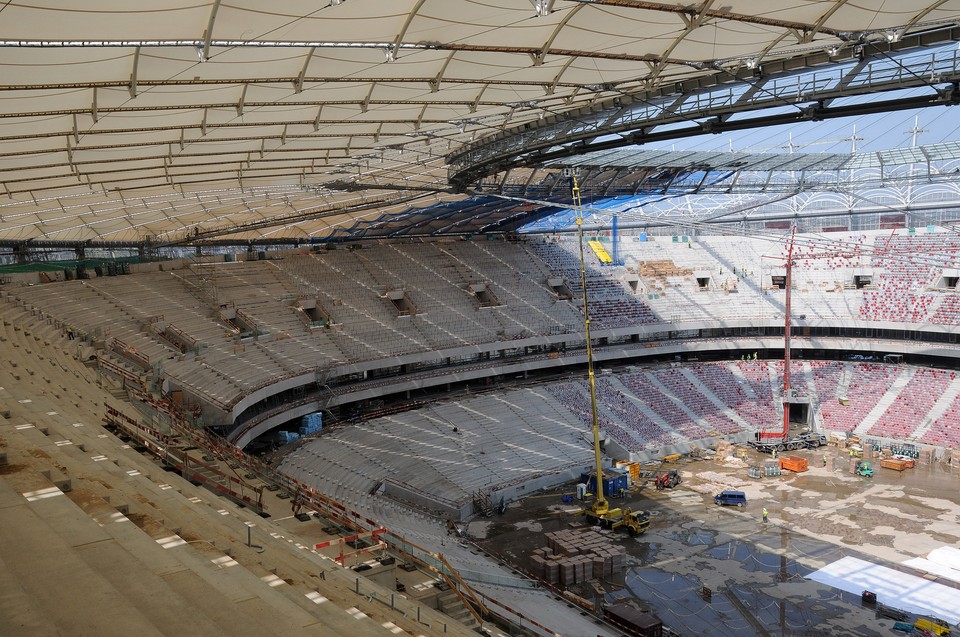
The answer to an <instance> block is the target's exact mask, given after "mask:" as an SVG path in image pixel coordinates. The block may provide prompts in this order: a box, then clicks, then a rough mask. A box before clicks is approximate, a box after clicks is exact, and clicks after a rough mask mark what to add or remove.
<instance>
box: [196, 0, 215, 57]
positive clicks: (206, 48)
mask: <svg viewBox="0 0 960 637" xmlns="http://www.w3.org/2000/svg"><path fill="white" fill-rule="evenodd" d="M219 10H220V0H213V6H212V7H210V19H209V20H207V28H206V30H205V31H204V32H203V56H202V57H201V58H200V61H201V62H206V61H207V60H209V59H210V44H211V42H212V39H213V25H214V23H215V22H216V20H217V11H219ZM194 33H196V32H194Z"/></svg>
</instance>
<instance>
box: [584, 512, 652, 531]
mask: <svg viewBox="0 0 960 637" xmlns="http://www.w3.org/2000/svg"><path fill="white" fill-rule="evenodd" d="M584 515H585V517H586V518H587V521H588V522H590V524H593V525H595V526H599V527H602V528H605V529H612V530H617V529H621V528H623V529H626V530H627V531H629V533H630V535H634V536H635V535H640V534H641V533H644V532H645V531H646V530H647V528H648V527H649V526H650V514H649V513H647V512H646V511H631V510H630V509H629V508H628V507H624V508H622V509H620V508H616V509H607V512H606V513H604V514H603V515H595V514H594V513H592V512H591V511H585V512H584Z"/></svg>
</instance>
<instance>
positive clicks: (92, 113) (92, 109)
mask: <svg viewBox="0 0 960 637" xmlns="http://www.w3.org/2000/svg"><path fill="white" fill-rule="evenodd" d="M90 116H91V117H93V123H94V124H96V123H97V119H98V117H97V87H96V86H94V87H93V102H92V103H91V104H90Z"/></svg>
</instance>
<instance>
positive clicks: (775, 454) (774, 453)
mask: <svg viewBox="0 0 960 637" xmlns="http://www.w3.org/2000/svg"><path fill="white" fill-rule="evenodd" d="M770 453H771V455H773V459H774V460H776V459H777V450H776V449H774V450H773V451H771V452H770Z"/></svg>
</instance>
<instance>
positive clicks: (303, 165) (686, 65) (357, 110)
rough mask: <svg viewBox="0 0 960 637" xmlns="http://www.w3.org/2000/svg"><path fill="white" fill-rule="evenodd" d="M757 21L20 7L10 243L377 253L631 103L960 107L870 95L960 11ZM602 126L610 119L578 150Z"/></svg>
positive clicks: (564, 3) (947, 75)
mask: <svg viewBox="0 0 960 637" xmlns="http://www.w3.org/2000/svg"><path fill="white" fill-rule="evenodd" d="M308 4H309V6H307V5H308ZM758 6H759V5H758V3H757V2H756V1H754V0H724V2H722V3H720V2H714V1H713V0H704V1H702V2H697V3H690V4H680V3H674V2H648V1H643V0H482V1H481V0H456V1H454V0H391V1H390V2H383V1H376V0H329V1H328V2H323V3H303V2H300V1H296V0H273V1H272V2H269V3H264V2H259V1H254V0H227V1H226V2H224V1H222V0H191V1H190V2H187V1H186V0H144V1H142V2H136V3H130V2H126V1H124V0H88V1H86V2H83V3H76V2H71V1H69V0H29V1H25V0H11V1H9V2H6V3H4V4H3V5H2V6H0V69H2V74H0V78H2V79H0V98H2V99H0V182H2V190H0V241H2V242H4V243H6V244H7V245H10V244H11V243H17V242H28V241H34V242H43V241H46V242H64V243H71V242H85V241H94V242H118V243H131V242H139V241H144V240H149V241H151V242H154V243H160V244H163V243H171V242H173V243H176V242H188V241H201V240H204V239H212V238H219V239H224V238H227V239H230V240H236V241H261V240H275V239H278V238H284V239H286V238H295V239H303V240H308V239H312V238H323V237H328V236H338V234H337V233H339V235H340V236H355V235H357V234H363V235H364V236H376V235H377V233H378V232H380V230H378V228H379V229H381V230H382V231H383V232H384V233H387V232H388V231H395V230H396V226H393V225H391V223H390V216H391V215H394V214H395V215H398V216H399V217H400V218H401V220H402V223H404V224H407V225H409V224H410V223H415V224H418V223H424V224H431V223H432V226H430V227H435V226H437V221H438V219H439V217H432V218H431V213H430V212H424V211H425V210H427V211H429V210H433V209H437V210H439V211H444V212H443V213H444V214H448V215H449V214H450V213H449V210H448V209H447V208H446V207H445V206H434V204H438V203H442V204H448V203H450V202H455V201H457V200H462V199H464V198H465V196H464V195H460V194H456V193H455V192H454V189H452V188H451V187H450V185H449V183H448V175H449V174H451V172H456V171H457V170H458V169H461V168H462V169H468V170H466V172H463V171H461V173H462V174H460V177H461V183H458V187H459V188H460V189H463V188H464V187H469V186H470V185H471V183H473V182H472V181H471V179H470V178H469V176H470V175H471V174H473V173H471V172H470V170H472V169H473V168H472V164H471V163H470V159H469V157H470V154H471V153H480V154H481V155H482V157H481V160H480V161H479V164H482V165H483V168H482V170H480V172H477V173H476V175H477V176H488V175H490V174H496V172H497V171H498V170H501V167H499V165H498V164H497V163H496V162H502V161H503V158H504V157H505V156H509V155H510V153H511V152H514V153H515V154H516V152H515V151H511V150H510V148H511V146H510V144H513V143H515V141H514V140H523V139H526V138H524V137H522V135H526V134H528V133H529V132H530V131H534V130H536V131H541V132H543V134H544V135H545V136H543V137H541V139H540V142H538V143H542V144H544V145H545V147H546V146H551V145H555V144H557V143H560V142H563V141H564V139H570V140H573V139H576V140H582V139H584V136H585V135H590V136H591V138H594V137H596V136H597V135H598V134H603V133H607V132H616V131H622V130H627V129H629V130H634V131H636V130H643V128H644V125H645V124H644V121H643V120H642V119H638V118H640V117H647V116H646V115H643V114H642V113H639V112H638V111H637V110H636V109H635V108H634V109H631V108H630V105H631V104H634V105H647V106H649V104H651V103H652V102H654V101H656V100H661V101H664V100H669V101H672V102H674V103H679V102H678V100H679V99H680V98H679V97H678V96H683V95H692V94H696V93H698V92H699V91H709V90H710V89H711V87H717V86H730V85H736V86H739V87H741V88H740V93H739V94H738V95H739V97H738V110H749V109H755V108H760V107H762V106H763V104H761V103H760V102H757V103H753V102H752V101H751V99H757V98H758V97H759V95H757V94H758V93H762V94H764V95H765V94H768V93H776V91H772V90H770V89H767V88H762V87H761V89H758V85H757V83H756V82H754V81H753V80H752V79H751V78H756V77H760V76H761V75H762V76H763V77H768V76H769V77H774V78H776V77H793V76H795V75H796V74H797V73H799V72H802V71H804V70H805V69H814V68H828V67H831V66H833V65H846V66H845V67H843V68H846V69H849V71H845V72H844V74H843V75H842V76H841V77H840V80H839V83H835V84H834V85H832V87H831V88H830V90H831V91H833V92H832V93H830V94H829V96H828V95H827V94H826V93H825V94H824V96H825V99H822V100H820V102H823V103H822V104H820V105H819V106H818V107H817V109H815V110H814V111H806V113H807V116H808V117H819V116H822V114H823V113H826V112H827V110H828V107H829V104H828V103H827V102H828V101H829V100H833V99H836V97H837V96H838V95H846V94H847V93H849V94H855V93H858V92H859V93H865V92H877V91H881V90H882V91H891V90H894V89H896V88H906V87H910V86H917V82H919V83H921V84H923V85H924V86H928V87H932V88H933V89H937V90H936V91H933V92H932V93H931V94H932V95H933V97H934V98H935V99H936V100H939V102H930V103H953V101H952V100H954V99H955V96H953V95H952V94H951V93H950V92H949V91H948V90H947V89H944V88H943V87H944V86H946V87H948V88H949V86H952V82H953V81H954V80H955V75H957V74H956V73H955V71H956V68H954V67H949V68H941V67H940V66H936V68H935V71H936V72H935V74H933V75H927V76H923V77H919V76H918V74H917V73H915V72H914V71H912V70H911V71H910V73H909V74H907V73H903V74H902V75H903V77H900V78H899V79H891V78H892V77H893V76H891V75H889V74H888V75H886V76H885V77H884V80H883V81H884V82H885V83H883V84H877V83H874V81H873V80H870V81H863V82H861V81H859V78H860V75H861V74H862V73H866V71H867V70H868V69H869V67H870V60H871V59H874V58H876V59H880V60H888V61H889V60H891V59H893V57H892V56H895V55H898V54H899V53H900V52H902V51H916V50H925V49H926V48H929V47H933V46H936V45H943V43H944V42H954V41H956V40H958V39H960V31H958V30H956V29H955V27H956V25H957V24H958V20H960V0H922V1H915V0H904V1H903V2H896V3H892V2H889V1H884V0H859V1H858V2H852V1H848V0H822V1H819V2H810V1H808V0H767V1H766V2H764V3H763V4H762V6H763V11H762V12H758V11H757V7H758ZM954 57H955V56H954ZM938 64H939V63H938ZM888 66H891V65H890V64H888ZM892 66H893V67H896V68H902V69H907V68H908V67H909V65H908V64H906V63H899V62H897V63H896V64H893V65H892ZM909 68H912V67H909ZM915 76H917V77H919V79H917V77H915ZM854 80H856V81H854ZM911 82H913V83H911ZM751 87H753V88H752V89H751ZM818 90H819V89H818V88H817V87H816V86H814V87H813V88H812V89H811V90H808V91H806V92H803V93H801V92H799V91H798V92H797V95H796V96H795V97H793V98H789V99H788V98H787V97H785V96H783V95H779V94H777V98H776V99H777V100H779V102H781V103H783V104H796V103H804V102H805V101H809V100H810V99H816V98H817V97H818V95H817V91H818ZM837 91H839V93H837ZM845 91H846V92H845ZM751 93H752V94H753V95H751ZM748 98H750V99H748ZM664 103H667V102H664ZM766 106H767V107H769V104H767V105H766ZM658 108H659V110H660V111H661V112H672V111H668V109H667V107H666V106H661V107H658ZM675 110H676V109H675ZM626 111H629V114H630V117H625V116H624V113H625V112H626ZM691 112H692V111H691ZM585 113H590V114H597V113H603V114H606V113H609V114H610V116H609V117H606V116H605V117H603V118H600V119H599V120H597V119H595V120H594V121H593V122H592V123H590V126H589V128H590V130H589V131H587V132H584V131H583V130H579V129H578V130H574V129H576V128H577V126H579V124H578V123H579V122H582V121H586V120H585V119H584V114H585ZM638 113H639V114H638ZM697 113H698V114H700V111H697ZM811 113H812V114H811ZM698 116H699V115H698ZM686 117H688V118H693V117H694V115H692V114H691V115H688V116H686ZM734 119H735V118H734ZM726 121H727V119H726V118H720V119H718V120H717V122H715V123H711V124H710V126H713V125H722V124H724V123H725V122H726ZM571 124H577V126H573V127H571ZM560 125H562V126H560ZM558 126H559V127H558ZM605 126H606V127H608V128H609V131H608V130H607V129H606V128H605ZM704 126H705V125H703V123H702V122H701V127H704ZM705 128H709V126H705ZM581 133H582V134H581ZM667 133H669V131H667ZM644 134H646V132H644ZM632 139H633V141H642V140H640V139H639V138H632ZM491 144H492V145H491ZM497 144H499V145H497ZM491 149H492V150H491ZM565 152H566V154H568V155H569V154H571V152H576V149H574V150H573V151H570V150H569V149H567V150H566V151H565ZM504 153H506V155H505V154H504ZM494 160H495V161H494ZM525 161H526V162H527V165H535V164H536V163H537V161H538V160H537V159H536V158H534V159H532V160H531V159H530V158H529V157H528V158H526V159H525ZM531 162H532V163H531ZM454 164H455V168H456V169H455V170H453V171H451V166H452V165H454ZM479 164H478V165H479ZM464 175H466V177H464ZM464 179H465V180H466V181H464ZM431 206H433V207H432V208H431ZM475 208H476V206H466V207H465V208H464V209H465V210H467V211H468V212H466V213H464V214H466V215H469V214H475V213H476V210H475ZM469 211H472V212H469ZM438 214H440V213H439V212H438ZM491 214H492V213H491ZM509 215H510V216H511V218H512V217H513V216H515V215H516V211H512V212H510V213H509ZM497 223H498V220H497V219H496V218H495V215H494V217H492V218H488V219H486V220H485V221H484V222H483V223H482V224H472V222H471V219H470V218H469V217H459V218H449V219H446V220H445V221H442V222H441V223H440V224H439V225H440V226H442V227H446V228H449V227H453V228H458V229H461V230H477V229H479V228H481V227H489V226H490V225H491V224H492V225H494V226H496V224H497Z"/></svg>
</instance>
